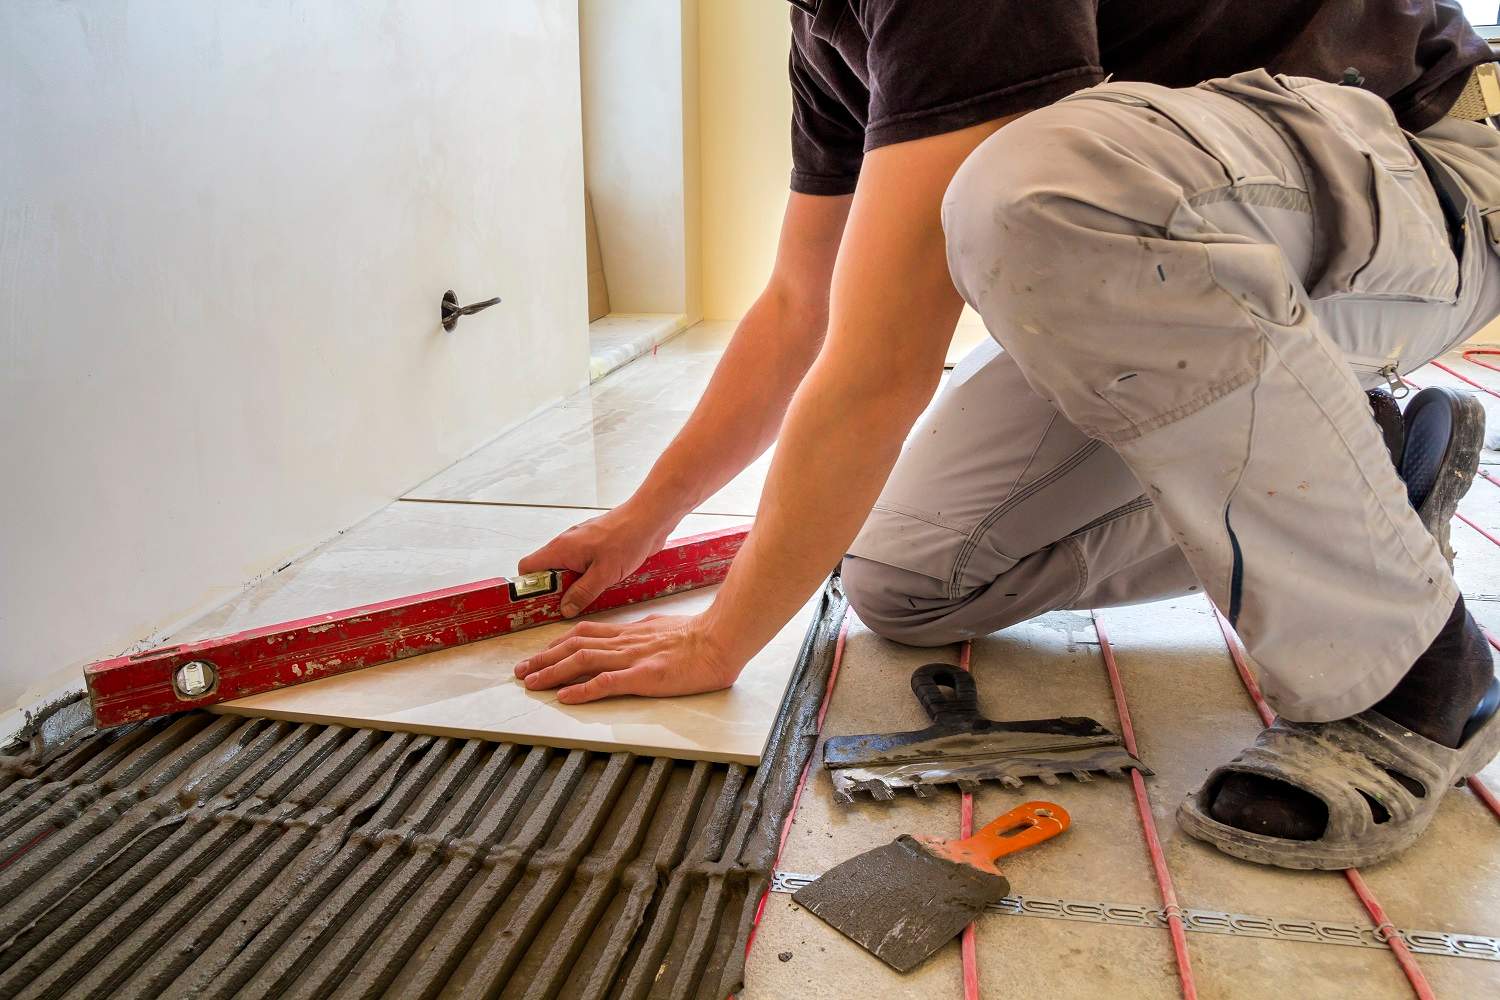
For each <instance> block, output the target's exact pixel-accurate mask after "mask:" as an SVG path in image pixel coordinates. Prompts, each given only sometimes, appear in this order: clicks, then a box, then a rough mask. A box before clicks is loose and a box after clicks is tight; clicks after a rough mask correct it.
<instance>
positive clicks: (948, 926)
mask: <svg viewBox="0 0 1500 1000" xmlns="http://www.w3.org/2000/svg"><path fill="white" fill-rule="evenodd" d="M1068 822H1069V820H1068V813H1067V810H1065V809H1064V808H1063V807H1062V806H1059V805H1055V804H1053V803H1051V802H1027V803H1026V804H1024V805H1021V806H1017V807H1016V808H1015V809H1012V810H1011V811H1010V812H1008V813H1006V814H1005V815H1004V816H1001V817H1000V818H999V819H997V820H995V821H994V822H993V823H990V824H989V825H988V826H986V827H985V828H984V829H982V830H980V831H979V832H978V833H976V834H974V835H973V836H972V837H967V838H965V839H963V840H943V839H942V838H940V837H922V836H916V837H914V836H911V835H910V834H904V833H903V834H902V835H901V836H899V837H897V838H896V839H895V840H893V841H891V842H890V843H889V844H886V845H885V846H884V847H877V848H875V849H874V850H873V851H866V852H865V853H863V854H860V855H857V856H855V857H853V858H850V859H849V860H848V861H845V862H843V863H842V864H839V865H835V866H834V867H833V868H830V869H829V870H828V871H827V872H825V873H824V874H823V876H822V877H821V878H819V879H818V880H817V881H815V882H812V883H809V884H808V885H805V886H803V887H802V888H801V889H798V890H797V891H796V892H795V893H794V894H793V895H792V898H793V899H794V900H796V901H797V902H798V903H800V904H801V905H803V906H805V907H807V908H808V909H809V910H811V911H812V912H813V913H815V914H817V915H818V916H819V917H821V918H822V919H823V920H825V921H827V922H828V923H829V924H830V925H831V926H832V927H833V928H834V930H836V931H838V932H839V933H841V934H844V935H845V936H847V937H849V938H850V939H852V940H853V941H854V942H855V943H856V944H858V945H860V946H861V947H863V948H864V949H865V950H866V951H868V952H870V953H871V954H872V955H874V956H875V957H876V958H878V959H880V960H881V961H882V962H884V963H885V964H886V965H889V966H890V967H891V968H893V969H895V970H896V971H897V972H906V971H908V970H910V969H912V968H914V967H915V966H916V965H918V964H919V963H920V962H921V961H922V960H923V959H925V958H927V956H929V955H931V954H932V953H933V952H935V951H937V950H938V949H939V948H941V947H942V946H943V945H944V944H945V943H946V942H948V941H951V940H952V939H953V938H954V937H956V936H957V935H958V933H959V932H960V931H962V930H963V929H964V928H965V927H967V926H968V925H969V924H970V923H971V922H973V920H974V918H975V917H976V916H978V915H979V914H980V913H981V912H982V911H983V910H984V908H985V907H986V906H988V905H989V904H990V903H997V902H999V901H1000V900H1002V899H1004V898H1005V896H1006V895H1007V894H1008V893H1009V892H1010V881H1009V880H1008V879H1006V877H1005V876H1004V875H1002V874H1000V869H998V868H996V867H995V860H996V859H997V858H1001V857H1004V856H1005V855H1007V854H1014V853H1015V852H1016V851H1019V850H1022V849H1023V848H1027V847H1030V846H1031V845H1033V844H1039V843H1041V842H1042V841H1044V840H1048V839H1050V838H1052V837H1055V836H1057V835H1058V834H1059V833H1062V832H1063V831H1064V830H1066V829H1067V828H1068Z"/></svg>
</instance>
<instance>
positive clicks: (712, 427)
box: [519, 193, 852, 615]
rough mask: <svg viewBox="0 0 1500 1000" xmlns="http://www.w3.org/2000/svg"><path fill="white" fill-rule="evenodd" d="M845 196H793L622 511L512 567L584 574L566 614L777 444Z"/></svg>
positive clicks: (818, 309)
mask: <svg viewBox="0 0 1500 1000" xmlns="http://www.w3.org/2000/svg"><path fill="white" fill-rule="evenodd" d="M851 200H852V198H851V197H848V196H845V197H815V196H812V195H803V194H796V193H793V194H792V195H791V196H790V198H789V199H788V201H787V206H786V212H785V214H784V216H783V218H782V223H781V237H780V243H779V246H778V247H777V251H776V264H775V267H774V268H773V270H772V274H771V278H770V280H769V281H768V282H767V284H766V287H765V290H764V291H762V292H761V294H760V296H759V298H757V299H756V301H755V303H754V304H753V305H752V306H751V307H750V310H749V311H748V312H747V313H746V314H745V317H744V318H743V319H742V320H741V321H740V323H739V326H738V327H737V328H736V329H735V333H734V337H733V338H732V339H731V341H730V343H729V347H728V348H727V349H726V350H725V352H724V356H723V357H722V358H721V359H720V360H719V364H718V367H717V368H715V370H714V375H713V378H712V379H711V380H710V382H709V384H708V388H707V389H706V390H705V392H704V393H703V397H702V399H701V400H700V401H699V402H698V405H697V407H696V408H695V409H694V410H693V414H692V416H691V417H689V418H688V422H687V424H686V425H685V426H684V427H683V429H682V430H681V431H680V432H679V433H678V435H677V437H676V438H675V439H674V440H673V441H672V443H671V445H670V446H668V448H667V450H666V451H665V452H663V454H662V456H661V457H660V458H659V459H658V460H657V461H656V464H655V465H654V466H653V467H652V469H651V473H650V475H649V476H647V478H646V481H645V482H644V483H642V484H641V486H640V488H639V489H637V490H636V492H635V494H634V495H633V496H632V497H631V498H630V499H629V500H628V501H626V502H625V503H624V504H622V505H621V506H620V507H618V508H616V509H615V510H612V511H610V512H609V513H607V514H604V515H602V516H600V517H597V518H594V519H593V520H590V521H586V522H584V523H583V524H580V525H578V526H577V527H575V528H571V529H569V530H568V531H566V532H564V533H563V534H561V535H559V536H558V537H557V538H555V539H553V540H552V541H551V542H549V543H548V544H547V545H545V546H543V547H542V548H540V549H538V550H537V551H536V552H533V553H532V554H531V555H529V556H527V557H526V558H524V559H522V560H521V562H520V565H519V570H520V572H522V573H530V572H533V571H535V570H540V569H553V568H558V567H562V568H566V569H571V570H575V571H577V572H580V573H583V576H582V577H581V578H580V579H579V580H578V582H577V583H575V584H574V585H573V587H572V588H571V589H570V590H569V591H568V594H567V595H566V596H565V598H564V604H563V613H564V614H568V615H572V614H576V613H577V612H578V611H580V610H582V609H583V608H584V607H586V606H587V605H588V604H589V603H590V602H592V601H593V600H594V598H595V597H597V596H598V595H599V593H600V592H601V591H602V590H604V588H605V587H608V586H609V585H610V584H612V583H615V582H616V581H617V580H619V579H621V578H622V577H624V576H625V575H626V574H627V573H630V572H631V571H633V570H634V569H635V568H636V567H637V566H639V565H640V564H641V562H642V561H644V560H645V558H646V557H647V556H649V555H651V554H652V553H653V552H656V551H657V550H658V549H660V548H661V546H662V543H663V542H664V541H665V540H666V537H667V533H668V532H670V531H671V530H672V528H673V527H674V526H675V525H676V524H677V522H678V521H680V520H681V519H682V518H683V516H684V515H686V514H687V513H688V512H689V511H691V510H692V509H693V508H694V507H696V506H697V505H698V504H700V503H702V502H703V501H704V500H706V499H708V498H709V497H710V496H712V495H713V494H714V493H715V492H716V491H717V490H718V489H719V488H720V487H722V486H723V485H724V484H725V483H727V482H729V481H730V480H731V479H733V478H734V477H735V476H736V475H738V474H739V473H740V471H741V470H743V469H744V468H745V467H746V466H748V465H749V464H750V463H751V462H753V461H755V460H756V459H757V458H758V457H760V455H761V454H762V453H763V452H764V451H765V450H766V448H768V447H769V446H770V445H771V442H772V441H774V440H775V439H776V432H777V430H778V428H780V426H781V420H782V417H783V415H784V414H785V413H786V407H787V404H788V402H790V400H791V398H792V393H793V391H795V390H796V388H797V384H798V383H799V382H800V381H801V380H802V377H803V375H805V374H806V373H807V369H808V366H810V365H811V364H812V362H813V359H814V358H815V357H817V354H818V349H819V347H820V346H821V345H822V343H823V333H824V330H825V329H826V328H827V325H828V289H829V283H830V281H831V278H832V274H833V266H834V260H835V257H836V256H837V254H838V247H839V239H840V237H841V236H842V234H843V231H844V222H845V220H846V219H847V218H848V215H849V204H850V202H851Z"/></svg>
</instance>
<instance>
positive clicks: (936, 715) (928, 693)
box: [911, 663, 980, 723]
mask: <svg viewBox="0 0 1500 1000" xmlns="http://www.w3.org/2000/svg"><path fill="white" fill-rule="evenodd" d="M911 690H912V693H913V694H915V695H916V696H917V700H918V701H920V702H921V703H922V707H923V708H924V709H926V710H927V715H928V717H929V718H931V719H932V721H933V722H949V723H954V722H972V721H973V720H975V719H978V718H980V715H979V692H978V690H977V689H976V688H975V687H974V676H973V675H972V674H970V673H969V672H968V671H967V670H961V669H960V668H958V667H954V666H950V665H949V664H946V663H929V664H927V665H926V666H925V667H918V668H917V669H916V670H914V671H912V675H911Z"/></svg>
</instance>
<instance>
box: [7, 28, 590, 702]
mask: <svg viewBox="0 0 1500 1000" xmlns="http://www.w3.org/2000/svg"><path fill="white" fill-rule="evenodd" d="M579 114H580V112H579V68H578V11H577V4H576V0H504V2H503V3H493V2H488V0H453V2H451V3H448V4H445V5H443V10H442V11H441V12H438V11H436V10H434V9H433V8H432V7H431V5H429V4H424V3H421V2H419V0H381V2H374V0H368V2H366V0H342V2H339V3H328V2H324V0H281V2H279V3H275V4H270V5H266V4H243V3H237V2H230V0H175V2H174V0H156V2H151V3H144V2H129V0H113V2H110V3H92V4H68V3H58V2H42V0H15V2H8V3H4V4H0V136H5V137H7V138H6V139H5V140H4V141H0V470H3V472H0V477H3V480H0V481H3V487H4V511H5V513H4V517H3V521H0V567H3V570H0V634H3V635H4V636H5V637H6V642H5V647H4V650H3V651H0V704H4V703H6V702H7V701H8V700H9V698H10V696H13V695H14V694H16V693H17V692H18V691H20V690H21V689H23V688H24V687H26V686H28V685H30V684H31V683H33V682H35V681H37V680H39V679H41V678H43V677H46V676H48V675H50V674H56V673H57V672H58V671H59V670H61V669H64V668H71V667H72V666H73V665H76V664H78V663H80V662H81V661H84V660H87V659H92V658H95V657H99V656H105V655H112V654H115V653H118V652H120V651H122V650H124V649H125V648H127V647H129V646H130V645H131V644H132V643H133V642H135V641H137V640H140V639H142V638H144V637H147V636H149V635H151V634H153V633H155V632H157V631H158V630H160V629H164V628H169V627H170V626H172V625H173V624H174V623H175V622H176V621H178V620H180V619H181V618H183V617H184V616H187V615H190V614H193V613H195V612H196V611H198V610H201V609H204V608H206V607H208V606H210V605H212V604H214V603H217V602H218V601H219V600H221V599H223V598H224V597H225V596H228V595H229V594H231V593H233V592H234V591H235V590H237V589H238V588H239V587H241V586H242V585H244V584H245V583H247V582H248V581H250V580H251V579H252V578H254V577H255V576H256V575H257V574H263V573H265V572H268V571H271V570H274V569H275V568H276V567H278V566H280V565H281V564H283V563H284V562H286V561H287V560H288V559H290V558H292V557H293V556H294V555H296V554H298V553H299V552H301V551H303V550H305V549H307V548H308V547H310V546H312V545H314V544H316V543H317V542H318V541H320V540H321V539H323V538H326V537H328V536H330V535H331V534H333V533H334V532H337V531H339V530H340V529H343V528H345V527H347V526H349V525H350V524H351V523H353V522H355V521H357V520H358V519H359V518H361V517H362V516H364V515H365V514H367V513H369V512H370V511H372V510H374V509H375V508H377V507H379V506H380V505H382V504H383V503H385V502H386V501H388V500H389V499H391V498H392V497H393V496H395V495H397V494H398V493H400V492H401V491H403V490H405V489H406V488H408V487H410V486H412V485H413V484H415V483H416V482H418V481H420V480H421V479H423V478H425V477H427V476H428V475H431V474H432V473H433V472H435V471H437V470H438V469H440V468H442V467H443V466H445V465H446V464H448V463H449V462H451V461H452V460H454V459H455V458H457V457H459V456H460V455H462V454H464V453H465V452H467V451H469V450H471V449H473V448H474V447H476V446H478V445H479V444H481V443H483V442H484V441H486V440H487V439H489V438H491V437H493V436H494V435H496V434H497V433H499V432H501V431H502V430H504V429H505V428H506V427H508V426H509V425H511V424H513V423H515V422H516V421H517V420H519V419H520V418H522V417H524V416H525V415H527V414H529V413H531V412H533V411H535V410H537V409H538V408H539V407H541V406H543V405H545V404H547V403H549V402H551V401H553V400H555V399H557V398H558V397H560V396H561V395H563V394H564V393H565V392H567V391H569V390H571V389H573V388H575V387H578V386H580V385H582V384H583V383H584V381H585V378H586V373H587V370H588V354H587V317H586V305H585V277H584V276H585V261H584V239H583V227H582V209H583V189H582V169H581V163H582V151H581V145H580V144H581V139H580V134H581V128H580V123H579ZM450 287H451V288H453V289H455V290H456V291H457V293H458V295H459V296H460V298H461V299H462V300H463V301H465V302H468V301H473V300H476V299H480V298H487V297H489V296H491V295H500V296H503V297H504V299H505V301H504V303H503V304H501V305H500V306H497V307H495V308H494V309H492V310H490V311H488V312H485V313H481V314H479V315H476V316H471V317H468V318H466V319H464V320H463V321H462V322H461V323H460V324H459V326H458V329H457V330H456V331H455V332H453V333H451V334H449V333H444V332H443V330H442V329H441V327H440V326H439V325H438V323H437V317H438V306H439V299H440V297H441V295H442V293H443V291H444V290H445V289H447V288H450Z"/></svg>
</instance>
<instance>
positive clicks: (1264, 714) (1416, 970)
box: [1213, 607, 1434, 1000]
mask: <svg viewBox="0 0 1500 1000" xmlns="http://www.w3.org/2000/svg"><path fill="white" fill-rule="evenodd" d="M1213 611H1214V619H1215V620H1216V621H1217V622H1218V623H1219V631H1221V632H1223V633H1224V645H1225V646H1226V647H1227V648H1228V650H1229V658H1230V659H1231V660H1232V661H1233V662H1234V668H1235V670H1237V671H1238V672H1239V675H1240V679H1241V680H1242V681H1245V682H1246V683H1245V693H1246V694H1247V695H1249V696H1250V700H1251V702H1252V703H1254V705H1255V711H1256V713H1257V714H1259V715H1260V718H1261V721H1262V722H1264V723H1265V724H1266V725H1267V726H1270V725H1271V724H1272V723H1273V722H1275V721H1276V713H1274V712H1272V711H1271V706H1270V705H1268V704H1267V703H1266V700H1265V698H1264V697H1263V696H1262V695H1261V693H1260V687H1259V685H1257V684H1255V681H1254V677H1253V676H1252V675H1251V673H1250V667H1249V665H1248V664H1247V663H1246V662H1245V656H1244V653H1243V651H1242V650H1241V649H1240V643H1239V641H1238V639H1237V638H1236V637H1235V636H1234V631H1233V629H1232V628H1231V626H1230V624H1229V622H1228V621H1227V620H1226V619H1225V618H1224V616H1223V615H1222V614H1220V613H1219V609H1218V608H1217V607H1215V608H1214V609H1213ZM1344 878H1345V879H1347V880H1348V882H1349V886H1350V887H1351V888H1352V889H1353V890H1354V894H1355V895H1356V896H1358V897H1359V901H1360V902H1361V903H1362V904H1364V907H1365V910H1366V911H1367V912H1368V913H1369V914H1370V917H1371V919H1373V920H1374V921H1375V932H1376V933H1377V934H1379V935H1381V936H1383V937H1384V938H1385V942H1386V944H1387V945H1388V946H1389V947H1390V950H1391V954H1392V955H1393V956H1394V957H1395V959H1396V962H1397V964H1398V965H1400V966H1401V971H1402V972H1404V973H1406V979H1407V981H1408V982H1409V983H1411V988H1412V992H1413V993H1415V994H1416V995H1417V997H1418V998H1419V1000H1434V997H1433V992H1432V987H1431V986H1430V985H1429V984H1428V982H1427V977H1426V976H1425V975H1424V974H1423V972H1422V967H1421V966H1420V965H1418V964H1417V959H1416V956H1414V955H1413V954H1412V953H1411V949H1410V948H1408V947H1407V946H1406V942H1405V941H1404V940H1402V938H1401V935H1400V934H1398V933H1396V927H1395V925H1394V924H1392V923H1391V921H1390V918H1389V917H1387V916H1386V914H1385V908H1384V907H1382V906H1381V905H1380V901H1379V900H1377V899H1376V898H1375V894H1374V893H1373V892H1371V891H1370V887H1369V886H1368V885H1366V884H1365V880H1364V876H1362V875H1360V873H1359V869H1357V868H1346V869H1344Z"/></svg>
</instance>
